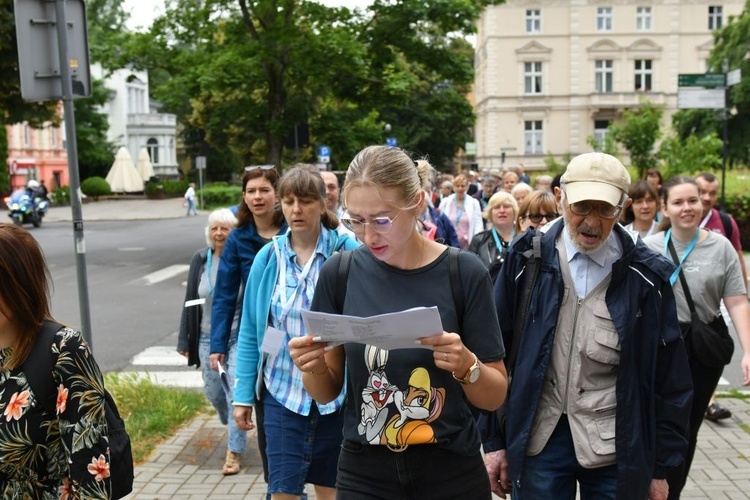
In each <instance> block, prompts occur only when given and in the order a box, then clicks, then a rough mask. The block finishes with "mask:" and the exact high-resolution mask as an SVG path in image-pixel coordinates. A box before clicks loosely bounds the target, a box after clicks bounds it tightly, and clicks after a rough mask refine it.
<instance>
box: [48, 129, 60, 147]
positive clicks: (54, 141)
mask: <svg viewBox="0 0 750 500" xmlns="http://www.w3.org/2000/svg"><path fill="white" fill-rule="evenodd" d="M58 131H59V129H58V128H57V127H53V126H51V125H50V127H49V132H50V135H51V136H52V149H57V132H58Z"/></svg>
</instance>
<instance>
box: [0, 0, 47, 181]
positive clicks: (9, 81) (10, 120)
mask: <svg viewBox="0 0 750 500" xmlns="http://www.w3.org/2000/svg"><path fill="white" fill-rule="evenodd" d="M0 73H1V74H2V75H3V77H2V78H0V136H2V138H0V159H2V161H3V163H4V165H2V166H0V193H4V192H7V191H8V190H9V189H10V174H9V172H8V167H7V162H6V159H7V158H8V138H7V136H6V134H5V126H6V125H13V124H16V123H22V122H28V123H29V125H31V126H36V127H41V126H42V125H43V124H44V123H45V122H48V121H51V122H53V123H58V122H59V117H58V116H57V115H56V110H57V103H53V102H49V103H28V102H25V101H24V100H23V99H22V98H21V80H20V76H19V74H18V46H17V43H16V26H15V17H14V11H13V0H0Z"/></svg>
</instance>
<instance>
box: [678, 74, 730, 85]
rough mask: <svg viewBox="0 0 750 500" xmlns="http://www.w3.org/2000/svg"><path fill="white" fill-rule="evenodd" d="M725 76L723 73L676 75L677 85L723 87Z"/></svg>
mask: <svg viewBox="0 0 750 500" xmlns="http://www.w3.org/2000/svg"><path fill="white" fill-rule="evenodd" d="M726 84H727V78H726V75H725V74H724V73H682V74H680V75H678V76H677V86H678V87H706V88H716V87H725V86H726Z"/></svg>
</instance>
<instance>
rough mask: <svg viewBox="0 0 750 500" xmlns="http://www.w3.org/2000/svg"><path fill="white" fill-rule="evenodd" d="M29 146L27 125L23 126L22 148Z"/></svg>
mask: <svg viewBox="0 0 750 500" xmlns="http://www.w3.org/2000/svg"><path fill="white" fill-rule="evenodd" d="M30 146H31V131H30V130H29V124H28V123H24V124H23V147H25V148H28V147H30Z"/></svg>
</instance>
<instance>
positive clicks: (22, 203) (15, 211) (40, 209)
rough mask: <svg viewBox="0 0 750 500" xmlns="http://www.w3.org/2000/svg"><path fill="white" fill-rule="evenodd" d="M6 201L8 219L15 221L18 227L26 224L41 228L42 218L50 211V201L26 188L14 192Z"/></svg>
mask: <svg viewBox="0 0 750 500" xmlns="http://www.w3.org/2000/svg"><path fill="white" fill-rule="evenodd" d="M4 201H5V206H7V207H8V211H9V213H8V217H10V218H11V219H13V222H14V223H15V224H16V225H17V226H23V225H24V224H33V225H34V227H39V226H41V225H42V218H43V217H44V215H45V214H46V213H47V210H48V209H49V201H48V200H46V199H44V198H43V197H41V196H39V194H38V193H36V192H34V191H29V190H28V189H25V188H22V189H17V190H15V191H13V193H11V195H10V196H8V197H6V198H5V200H4Z"/></svg>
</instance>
